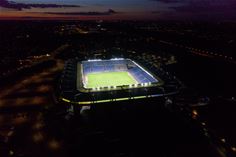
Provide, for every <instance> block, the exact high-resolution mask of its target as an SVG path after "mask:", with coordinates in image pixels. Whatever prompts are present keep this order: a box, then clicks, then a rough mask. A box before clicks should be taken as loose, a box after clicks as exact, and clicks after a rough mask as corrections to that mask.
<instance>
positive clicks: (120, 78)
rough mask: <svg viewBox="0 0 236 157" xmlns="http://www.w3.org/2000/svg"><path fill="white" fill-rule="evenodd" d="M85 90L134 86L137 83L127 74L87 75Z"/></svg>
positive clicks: (105, 73)
mask: <svg viewBox="0 0 236 157" xmlns="http://www.w3.org/2000/svg"><path fill="white" fill-rule="evenodd" d="M86 80H87V85H86V87H87V88H96V87H108V86H121V85H130V84H136V83H137V81H136V80H135V79H134V78H133V77H132V76H131V75H130V74H129V73H128V72H125V71H124V72H123V71H122V72H101V73H91V74H87V76H86Z"/></svg>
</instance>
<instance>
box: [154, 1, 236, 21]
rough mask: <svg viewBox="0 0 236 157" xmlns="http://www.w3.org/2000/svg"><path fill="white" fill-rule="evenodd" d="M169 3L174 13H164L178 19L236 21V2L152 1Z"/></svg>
mask: <svg viewBox="0 0 236 157" xmlns="http://www.w3.org/2000/svg"><path fill="white" fill-rule="evenodd" d="M151 1H156V2H162V3H167V4H168V6H169V9H171V10H172V11H169V12H166V13H163V15H168V16H171V17H173V18H174V17H177V18H185V17H186V18H192V19H216V20H217V19H218V20H222V19H223V20H233V19H236V0H151Z"/></svg>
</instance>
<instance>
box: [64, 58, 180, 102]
mask: <svg viewBox="0 0 236 157" xmlns="http://www.w3.org/2000/svg"><path fill="white" fill-rule="evenodd" d="M140 63H141V64H140ZM140 63H139V62H137V61H134V60H131V59H126V58H114V59H106V60H101V59H96V60H86V61H78V60H76V59H72V60H69V61H67V62H66V64H65V69H64V71H63V74H62V78H61V82H60V91H61V93H60V100H62V101H63V102H66V103H71V104H79V105H82V106H83V105H91V104H97V103H105V102H117V101H125V100H135V99H145V98H154V97H160V96H167V95H173V94H176V93H177V92H178V90H179V88H180V87H181V86H180V83H179V82H178V80H177V79H176V78H175V77H172V76H171V75H169V74H168V72H164V71H163V69H161V68H160V69H157V68H154V67H152V66H151V65H148V63H145V62H142V61H140ZM145 65H146V66H145ZM147 67H148V68H147Z"/></svg>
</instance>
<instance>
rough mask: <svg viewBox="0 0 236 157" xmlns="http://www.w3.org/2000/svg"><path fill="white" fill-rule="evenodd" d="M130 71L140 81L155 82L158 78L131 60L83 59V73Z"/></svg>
mask: <svg viewBox="0 0 236 157" xmlns="http://www.w3.org/2000/svg"><path fill="white" fill-rule="evenodd" d="M112 71H128V72H129V73H130V74H131V75H132V76H133V77H134V78H135V79H136V80H137V81H138V82H139V83H149V82H150V83H154V82H157V80H156V79H155V78H154V77H153V76H151V75H149V74H148V73H146V72H145V71H143V70H142V69H141V68H140V67H139V66H137V65H135V64H134V63H133V62H132V61H130V60H107V61H102V62H101V61H83V73H84V75H87V74H89V73H99V72H112Z"/></svg>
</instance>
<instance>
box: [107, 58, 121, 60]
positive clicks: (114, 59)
mask: <svg viewBox="0 0 236 157" xmlns="http://www.w3.org/2000/svg"><path fill="white" fill-rule="evenodd" d="M110 60H124V58H112V59H110Z"/></svg>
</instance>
